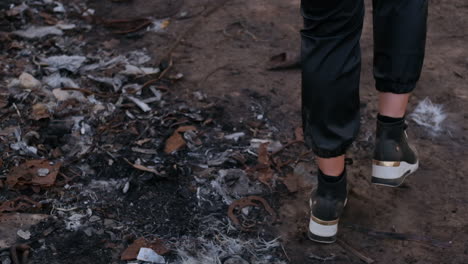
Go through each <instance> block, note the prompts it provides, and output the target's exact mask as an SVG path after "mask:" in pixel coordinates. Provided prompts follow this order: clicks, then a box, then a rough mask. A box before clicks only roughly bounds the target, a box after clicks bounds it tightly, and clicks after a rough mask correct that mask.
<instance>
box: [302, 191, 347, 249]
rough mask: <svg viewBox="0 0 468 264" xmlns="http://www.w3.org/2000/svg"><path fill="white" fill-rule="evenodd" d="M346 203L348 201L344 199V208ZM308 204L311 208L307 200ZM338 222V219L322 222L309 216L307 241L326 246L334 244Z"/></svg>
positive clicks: (310, 201)
mask: <svg viewBox="0 0 468 264" xmlns="http://www.w3.org/2000/svg"><path fill="white" fill-rule="evenodd" d="M347 203H348V199H346V200H345V202H344V206H345V207H346V204H347ZM309 204H310V207H311V208H312V200H309ZM338 222H339V219H336V220H332V221H323V220H320V219H318V218H317V217H315V216H313V215H311V216H310V222H309V232H308V237H309V239H310V240H312V241H315V242H319V243H326V244H329V243H333V242H335V241H336V234H337V233H338Z"/></svg>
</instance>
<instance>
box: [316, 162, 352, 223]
mask: <svg viewBox="0 0 468 264" xmlns="http://www.w3.org/2000/svg"><path fill="white" fill-rule="evenodd" d="M321 174H322V173H321V172H319V175H318V184H317V188H315V189H314V190H313V191H312V197H311V201H312V208H311V209H312V215H313V216H314V217H316V218H318V219H320V220H323V221H332V220H336V219H338V218H339V217H340V215H341V213H342V212H343V209H344V206H345V201H346V197H347V194H348V191H347V180H346V171H344V172H343V175H342V176H341V179H340V180H339V181H337V182H327V181H325V180H324V177H323V176H322V175H321Z"/></svg>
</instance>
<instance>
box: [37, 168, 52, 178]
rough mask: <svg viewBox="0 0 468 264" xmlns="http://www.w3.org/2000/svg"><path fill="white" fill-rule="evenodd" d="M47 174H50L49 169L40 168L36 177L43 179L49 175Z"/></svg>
mask: <svg viewBox="0 0 468 264" xmlns="http://www.w3.org/2000/svg"><path fill="white" fill-rule="evenodd" d="M49 172H50V170H49V169H47V168H41V169H38V170H37V175H39V176H40V177H45V176H47V175H49Z"/></svg>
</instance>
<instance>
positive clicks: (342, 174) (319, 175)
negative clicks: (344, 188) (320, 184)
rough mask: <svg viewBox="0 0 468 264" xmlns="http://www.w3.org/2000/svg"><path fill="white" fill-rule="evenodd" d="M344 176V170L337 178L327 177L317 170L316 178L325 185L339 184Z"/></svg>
mask: <svg viewBox="0 0 468 264" xmlns="http://www.w3.org/2000/svg"><path fill="white" fill-rule="evenodd" d="M344 175H345V171H344V170H343V171H342V172H341V174H339V175H338V176H332V175H327V174H325V173H323V172H322V171H321V170H320V169H319V170H318V177H320V178H321V179H322V180H323V181H325V182H327V183H336V182H339V181H341V179H343V177H344Z"/></svg>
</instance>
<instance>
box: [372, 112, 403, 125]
mask: <svg viewBox="0 0 468 264" xmlns="http://www.w3.org/2000/svg"><path fill="white" fill-rule="evenodd" d="M377 119H378V120H379V121H380V122H382V123H396V122H400V121H403V120H405V117H404V116H403V117H390V116H384V115H381V114H378V115H377Z"/></svg>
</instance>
